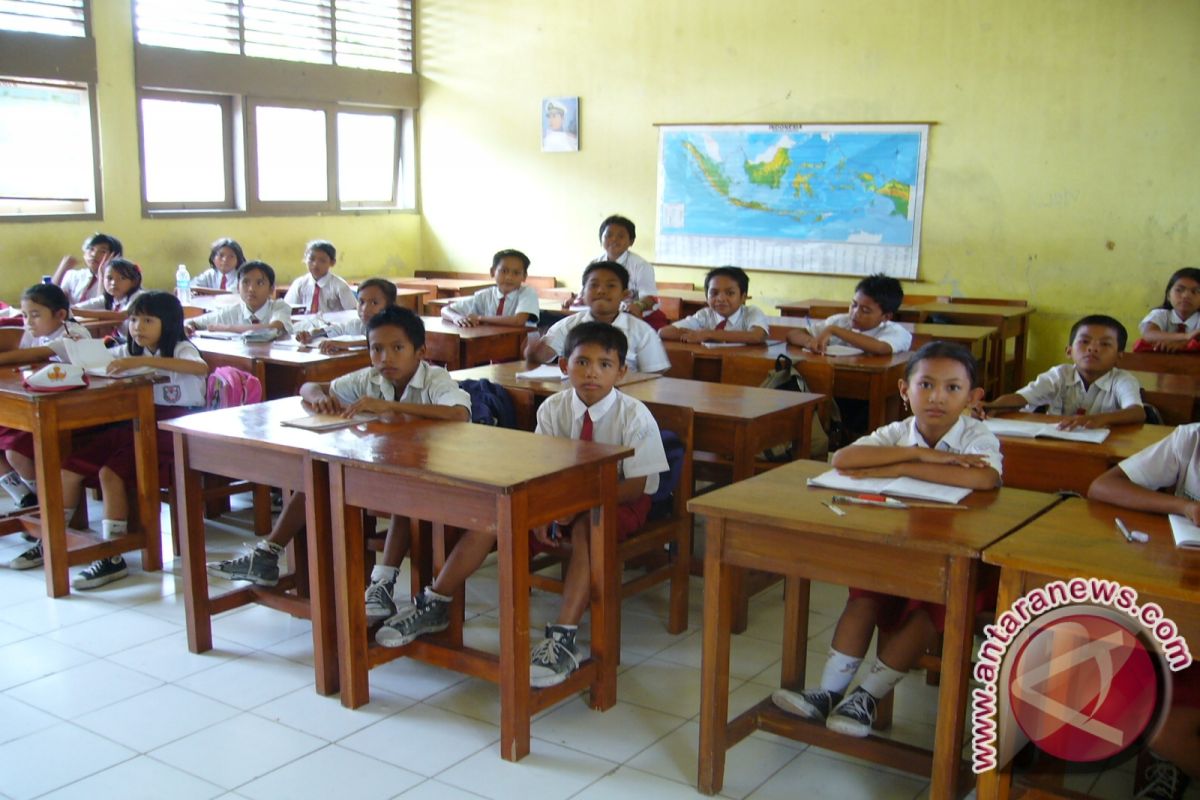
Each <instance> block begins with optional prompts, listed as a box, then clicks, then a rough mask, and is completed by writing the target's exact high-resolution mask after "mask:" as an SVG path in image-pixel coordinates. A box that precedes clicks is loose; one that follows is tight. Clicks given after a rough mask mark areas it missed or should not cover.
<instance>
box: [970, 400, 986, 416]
mask: <svg viewBox="0 0 1200 800" xmlns="http://www.w3.org/2000/svg"><path fill="white" fill-rule="evenodd" d="M971 416H972V417H973V418H975V419H987V418H988V409H987V405H986V404H984V403H975V404H974V405H972V406H971Z"/></svg>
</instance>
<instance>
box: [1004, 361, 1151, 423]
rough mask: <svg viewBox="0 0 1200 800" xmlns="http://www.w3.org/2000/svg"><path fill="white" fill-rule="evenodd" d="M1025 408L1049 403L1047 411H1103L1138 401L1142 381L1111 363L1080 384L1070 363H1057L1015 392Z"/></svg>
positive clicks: (1072, 412) (1054, 412) (1029, 408)
mask: <svg viewBox="0 0 1200 800" xmlns="http://www.w3.org/2000/svg"><path fill="white" fill-rule="evenodd" d="M1017 394H1019V395H1021V397H1024V398H1025V402H1026V403H1028V404H1029V405H1028V406H1026V410H1027V411H1029V410H1033V409H1035V408H1037V407H1038V406H1044V405H1049V406H1050V408H1049V409H1047V413H1050V414H1068V415H1069V414H1080V413H1083V414H1107V413H1109V412H1110V411H1120V410H1122V409H1125V408H1131V407H1133V406H1140V405H1141V404H1142V385H1141V384H1140V383H1138V379H1137V378H1136V377H1134V375H1133V373H1130V372H1126V371H1125V370H1123V369H1116V368H1115V367H1114V368H1113V369H1111V370H1109V371H1108V372H1106V373H1104V374H1103V375H1101V376H1100V377H1099V378H1097V379H1096V380H1095V381H1093V382H1092V385H1091V386H1089V387H1087V389H1084V388H1083V378H1082V377H1081V376H1080V375H1079V371H1078V370H1077V369H1076V368H1075V365H1074V364H1059V365H1058V366H1057V367H1051V368H1050V369H1048V370H1046V371H1045V372H1043V373H1042V374H1041V375H1038V376H1037V377H1036V378H1034V379H1033V381H1031V382H1030V384H1029V385H1028V386H1026V387H1025V388H1024V389H1021V390H1019V391H1018V392H1017Z"/></svg>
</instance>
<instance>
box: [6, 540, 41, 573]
mask: <svg viewBox="0 0 1200 800" xmlns="http://www.w3.org/2000/svg"><path fill="white" fill-rule="evenodd" d="M34 541H37V544H35V545H34V546H33V547H31V548H29V549H28V550H26V551H25V552H24V553H21V555H19V556H17V557H16V558H14V559H13V560H12V561H10V562H8V568H9V569H33V568H34V567H40V566H41V565H42V543H41V541H38V540H37V539H36V538H35V539H34Z"/></svg>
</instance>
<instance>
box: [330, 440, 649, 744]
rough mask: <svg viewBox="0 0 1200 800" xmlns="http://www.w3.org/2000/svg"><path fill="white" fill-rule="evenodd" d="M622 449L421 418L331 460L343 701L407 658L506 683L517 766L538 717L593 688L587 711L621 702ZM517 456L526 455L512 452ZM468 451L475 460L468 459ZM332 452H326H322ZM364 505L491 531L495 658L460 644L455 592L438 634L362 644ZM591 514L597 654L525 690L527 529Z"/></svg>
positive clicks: (359, 699)
mask: <svg viewBox="0 0 1200 800" xmlns="http://www.w3.org/2000/svg"><path fill="white" fill-rule="evenodd" d="M630 452H631V451H630V450H629V449H628V448H624V447H614V446H611V445H602V444H595V443H593V442H583V441H578V440H574V439H559V438H554V437H550V436H536V435H534V434H532V433H526V432H524V431H512V430H506V429H504V428H492V427H488V426H484V425H466V424H463V423H455V422H435V421H430V420H422V421H418V422H410V423H408V424H406V425H404V426H403V427H402V429H401V430H400V431H398V432H396V433H392V434H391V435H389V436H378V437H367V438H365V439H362V440H360V442H359V443H358V444H357V446H356V447H355V448H353V449H348V450H347V451H346V452H345V453H343V454H341V455H336V456H333V457H332V458H331V463H330V500H331V502H332V507H333V508H335V509H340V511H339V512H338V513H335V514H334V520H333V557H334V580H335V583H336V592H337V596H336V600H337V631H338V653H339V658H340V667H341V678H342V705H344V706H347V707H348V708H357V707H358V706H361V705H362V704H363V703H366V702H367V700H368V697H369V689H368V681H367V670H368V669H369V668H370V667H372V666H375V665H378V664H382V663H384V662H387V661H391V660H392V659H395V658H399V657H402V656H408V657H411V658H416V659H420V660H422V661H426V662H429V663H432V664H436V665H438V666H441V667H448V668H450V669H455V670H458V671H460V672H465V673H467V674H470V675H474V676H476V677H479V678H483V679H485V680H490V681H493V682H495V683H499V684H500V717H501V718H500V755H501V757H502V758H504V759H506V760H509V761H517V760H519V759H521V758H522V757H523V756H525V755H526V754H527V753H528V752H529V723H530V717H531V715H532V714H534V713H536V712H537V711H538V710H540V709H543V708H546V707H548V706H550V705H552V704H554V703H557V702H558V701H560V700H562V699H563V698H565V697H570V696H571V695H573V694H575V693H577V692H579V691H580V690H582V689H584V688H587V687H590V689H591V705H592V707H593V708H597V709H600V710H604V709H607V708H610V707H611V706H612V705H613V703H615V702H616V670H617V663H618V657H619V650H620V641H619V639H618V636H617V631H618V615H619V613H620V597H621V593H620V589H619V586H618V582H619V570H620V568H619V566H617V564H618V562H617V558H616V553H617V541H616V497H617V462H618V461H619V460H620V459H621V458H623V457H625V456H628V455H629V454H630ZM516 453H519V454H520V457H519V458H514V454H516ZM464 454H469V457H464ZM327 455H331V448H322V451H321V454H320V457H322V458H324V457H326V456H327ZM360 508H372V509H377V510H379V511H383V512H391V513H394V514H403V515H405V516H407V517H410V518H413V519H423V520H430V521H432V522H434V523H435V531H438V530H439V529H441V528H442V526H443V525H451V526H455V527H460V528H469V529H475V530H481V529H482V530H490V531H494V532H495V533H496V539H497V550H498V552H499V559H500V656H499V658H497V657H496V656H494V655H492V654H490V653H486V652H482V651H479V650H474V649H472V648H469V647H465V646H464V645H463V641H462V624H461V623H462V615H461V610H462V603H463V595H462V593H461V592H460V593H459V595H458V596H457V597H456V598H455V608H454V610H453V611H452V612H451V613H452V619H454V622H453V623H452V624H451V627H450V628H449V629H448V630H447V631H445V632H443V633H440V634H437V635H431V636H425V637H422V638H420V639H417V640H416V641H414V642H412V643H411V644H408V645H406V646H404V647H399V648H384V647H378V646H376V645H375V644H374V642H373V640H368V638H367V620H366V609H365V607H364V606H363V592H364V591H365V586H364V572H363V570H364V566H363V530H362V514H361V513H360V512H359V509H360ZM586 509H594V511H593V513H592V514H591V516H590V519H591V531H592V535H591V568H592V594H591V598H592V600H591V620H592V641H591V647H590V649H591V657H590V658H589V659H587V660H586V661H584V662H583V663H582V664H581V665H580V667H579V669H578V670H577V671H576V672H574V673H573V674H572V675H571V676H570V677H569V678H567V680H566V681H564V682H563V683H561V684H559V685H558V686H553V687H549V688H545V689H532V688H531V687H530V685H529V652H530V651H529V533H528V531H529V529H530V528H532V527H535V526H537V525H541V524H544V523H547V522H549V521H550V520H552V519H555V518H557V517H561V516H564V515H566V514H573V513H576V512H579V511H584V510H586Z"/></svg>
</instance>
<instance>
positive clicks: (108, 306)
mask: <svg viewBox="0 0 1200 800" xmlns="http://www.w3.org/2000/svg"><path fill="white" fill-rule="evenodd" d="M141 294H142V268H141V267H139V266H138V265H137V264H135V263H133V262H132V261H129V260H128V259H124V258H111V259H109V260H108V262H107V263H106V264H105V265H104V289H103V292H102V294H101V295H100V296H99V297H93V298H92V299H90V300H84V301H83V302H82V303H77V304H76V305H75V307H74V308H72V309H71V311H72V312H73V313H74V314H75V315H76V316H80V317H90V318H92V319H104V320H116V321H119V322H121V325H119V326H117V327H116V328H115V329H114V330H113V333H112V339H113V342H114V343H116V344H122V343H124V342H125V340H126V339H127V338H128V337H127V334H128V326H126V325H125V324H124V323H125V320H126V319H128V317H129V309H130V308H131V307H132V306H133V301H134V300H136V299H137V298H138V297H139V296H141Z"/></svg>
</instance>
